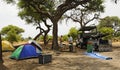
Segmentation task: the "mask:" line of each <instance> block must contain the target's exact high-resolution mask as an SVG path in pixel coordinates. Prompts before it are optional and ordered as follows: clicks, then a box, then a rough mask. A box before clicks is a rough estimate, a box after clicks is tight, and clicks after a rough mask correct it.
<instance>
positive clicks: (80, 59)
mask: <svg viewBox="0 0 120 70" xmlns="http://www.w3.org/2000/svg"><path fill="white" fill-rule="evenodd" d="M84 52H86V50H81V49H79V48H77V50H76V52H68V51H64V52H59V54H58V53H56V52H54V51H51V50H44V53H50V54H52V62H51V63H48V64H43V65H42V64H39V62H38V61H39V60H38V58H32V59H25V60H13V59H10V58H9V57H10V55H11V53H12V52H3V60H4V64H0V70H120V54H119V53H120V47H113V51H112V52H99V53H100V54H101V55H105V56H109V57H112V58H113V59H112V60H102V59H96V58H91V57H88V56H86V55H84Z"/></svg>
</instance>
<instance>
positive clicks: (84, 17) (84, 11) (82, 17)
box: [65, 0, 104, 29]
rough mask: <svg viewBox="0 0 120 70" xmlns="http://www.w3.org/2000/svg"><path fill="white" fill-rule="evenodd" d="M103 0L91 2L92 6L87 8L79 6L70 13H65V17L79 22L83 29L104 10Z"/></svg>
mask: <svg viewBox="0 0 120 70" xmlns="http://www.w3.org/2000/svg"><path fill="white" fill-rule="evenodd" d="M102 3H103V1H102V0H96V1H93V2H91V5H90V6H91V7H93V5H94V4H96V5H95V7H94V9H93V8H92V9H91V8H86V7H84V6H78V7H77V8H75V9H73V10H72V11H70V12H69V13H70V15H68V14H69V13H68V14H67V13H66V14H67V15H66V14H65V17H66V18H67V20H68V19H72V20H73V21H74V22H78V23H79V24H80V27H81V29H82V28H83V27H85V26H86V25H87V24H89V23H90V22H91V21H93V20H95V19H98V18H99V15H100V13H101V12H104V6H103V5H102Z"/></svg>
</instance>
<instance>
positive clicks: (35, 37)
mask: <svg viewBox="0 0 120 70" xmlns="http://www.w3.org/2000/svg"><path fill="white" fill-rule="evenodd" d="M40 35H42V32H41V33H39V34H37V35H36V36H35V38H34V39H33V40H37V38H38V37H39V36H40Z"/></svg>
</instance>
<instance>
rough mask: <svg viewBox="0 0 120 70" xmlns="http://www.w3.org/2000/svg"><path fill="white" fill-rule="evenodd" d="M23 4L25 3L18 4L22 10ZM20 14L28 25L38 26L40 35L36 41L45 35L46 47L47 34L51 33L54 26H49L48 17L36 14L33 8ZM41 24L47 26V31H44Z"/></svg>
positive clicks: (26, 9)
mask: <svg viewBox="0 0 120 70" xmlns="http://www.w3.org/2000/svg"><path fill="white" fill-rule="evenodd" d="M21 4H23V3H22V2H19V3H18V6H19V7H20V8H22V5H21ZM50 8H51V7H50ZM18 14H19V16H20V17H21V19H23V20H25V21H26V22H27V24H33V23H34V24H33V25H35V26H37V27H36V29H39V33H38V34H37V35H36V36H35V37H34V40H36V39H37V38H38V37H39V36H40V35H43V38H44V45H45V46H46V45H47V43H48V40H47V34H48V32H49V31H50V27H51V26H52V25H49V24H47V17H45V16H44V15H42V14H38V13H34V10H33V9H32V8H29V9H28V8H24V9H22V10H21V11H20V12H19V13H18ZM41 22H43V23H44V25H45V26H46V28H47V29H44V28H43V27H42V26H41V24H42V23H41Z"/></svg>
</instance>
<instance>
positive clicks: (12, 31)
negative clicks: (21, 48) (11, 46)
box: [1, 25, 24, 43]
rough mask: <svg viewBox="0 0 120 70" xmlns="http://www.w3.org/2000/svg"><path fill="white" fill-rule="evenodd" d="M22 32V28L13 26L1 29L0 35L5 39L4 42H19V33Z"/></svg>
mask: <svg viewBox="0 0 120 70" xmlns="http://www.w3.org/2000/svg"><path fill="white" fill-rule="evenodd" d="M23 32H24V30H23V29H22V28H19V27H17V26H13V25H8V26H6V27H3V28H2V30H1V34H2V35H3V36H4V37H5V39H6V40H8V41H10V42H11V43H13V42H14V41H18V40H21V36H22V35H21V33H23Z"/></svg>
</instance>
